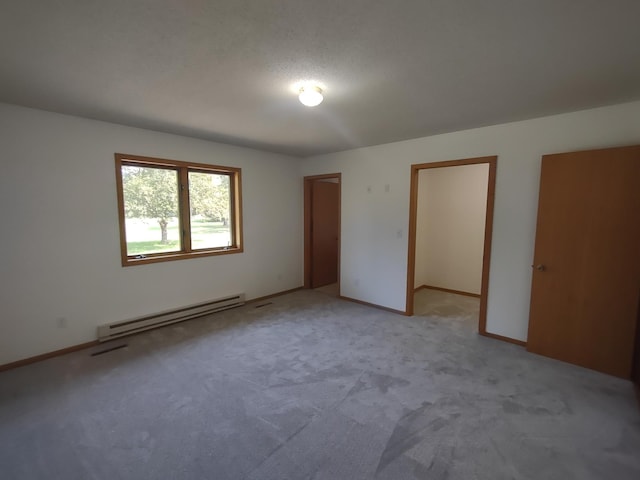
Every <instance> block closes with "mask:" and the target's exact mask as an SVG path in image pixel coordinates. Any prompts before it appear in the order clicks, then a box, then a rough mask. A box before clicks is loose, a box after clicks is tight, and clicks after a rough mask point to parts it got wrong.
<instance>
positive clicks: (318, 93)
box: [298, 85, 324, 107]
mask: <svg viewBox="0 0 640 480" xmlns="http://www.w3.org/2000/svg"><path fill="white" fill-rule="evenodd" d="M298 98H299V99H300V103H302V104H303V105H306V106H307V107H315V106H316V105H320V103H322V100H323V99H324V97H323V96H322V89H321V88H320V87H318V86H317V85H304V86H302V87H300V92H299V93H298Z"/></svg>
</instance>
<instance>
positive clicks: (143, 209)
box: [121, 165, 182, 256]
mask: <svg viewBox="0 0 640 480" xmlns="http://www.w3.org/2000/svg"><path fill="white" fill-rule="evenodd" d="M121 171H122V193H123V197H124V215H125V234H126V238H127V255H133V256H136V255H145V254H148V253H159V252H174V251H179V250H181V248H182V245H181V241H180V238H181V235H180V222H179V220H178V211H179V210H178V208H179V207H178V205H179V203H178V172H177V171H176V170H168V169H166V168H151V167H138V166H130V165H123V166H122V170H121Z"/></svg>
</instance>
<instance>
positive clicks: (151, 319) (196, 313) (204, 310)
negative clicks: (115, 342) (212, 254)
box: [98, 293, 244, 342]
mask: <svg viewBox="0 0 640 480" xmlns="http://www.w3.org/2000/svg"><path fill="white" fill-rule="evenodd" d="M241 305H244V293H239V294H237V295H230V296H228V297H224V298H218V299H215V300H209V301H207V302H202V303H196V304H194V305H189V306H186V307H180V308H175V309H172V310H165V311H164V312H159V313H154V314H153V315H145V316H144V317H138V318H133V319H131V320H124V321H122V322H114V323H108V324H106V325H100V326H99V327H98V341H100V342H106V341H107V340H112V339H114V338H118V337H124V336H125V335H132V334H134V333H138V332H142V331H144V330H150V329H152V328H158V327H162V326H165V325H169V324H171V323H177V322H182V321H184V320H189V319H191V318H196V317H201V316H202V315H208V314H209V313H214V312H220V311H222V310H228V309H230V308H235V307H239V306H241Z"/></svg>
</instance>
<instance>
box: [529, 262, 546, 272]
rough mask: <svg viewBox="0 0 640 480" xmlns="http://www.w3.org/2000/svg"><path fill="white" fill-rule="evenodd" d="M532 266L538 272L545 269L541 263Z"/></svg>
mask: <svg viewBox="0 0 640 480" xmlns="http://www.w3.org/2000/svg"><path fill="white" fill-rule="evenodd" d="M531 266H532V267H533V268H535V269H536V270H538V271H539V272H544V271H545V270H546V267H545V266H544V265H542V264H541V263H540V264H538V265H531Z"/></svg>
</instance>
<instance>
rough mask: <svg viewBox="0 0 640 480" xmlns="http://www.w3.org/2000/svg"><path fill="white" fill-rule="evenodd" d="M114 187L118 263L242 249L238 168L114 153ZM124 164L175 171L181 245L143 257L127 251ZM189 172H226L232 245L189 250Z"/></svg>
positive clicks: (178, 257) (221, 253) (179, 258)
mask: <svg viewBox="0 0 640 480" xmlns="http://www.w3.org/2000/svg"><path fill="white" fill-rule="evenodd" d="M115 160H116V161H115V164H116V187H117V194H118V220H119V223H120V253H121V259H122V266H123V267H129V266H132V265H145V264H148V263H157V262H169V261H173V260H183V259H186V258H200V257H208V256H212V255H228V254H233V253H241V252H243V238H242V169H240V168H236V167H223V166H220V165H209V164H205V163H191V162H183V161H178V160H168V159H164V158H154V157H142V156H140V155H128V154H124V153H116V154H115ZM126 165H131V166H137V167H151V168H165V169H169V170H175V171H176V172H177V174H178V179H179V185H180V188H179V189H178V195H179V198H178V212H179V220H180V227H181V228H182V242H181V245H182V248H181V250H180V251H176V252H160V253H148V254H145V255H144V256H143V257H140V256H139V255H135V256H134V255H128V254H127V233H126V225H125V213H124V193H123V185H122V167H123V166H126ZM189 172H196V173H198V172H199V173H211V174H218V175H228V176H229V180H230V185H229V187H230V188H229V201H230V203H231V218H230V223H231V238H232V244H231V245H230V246H225V247H216V248H207V249H195V250H194V249H192V248H191V215H190V207H189Z"/></svg>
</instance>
